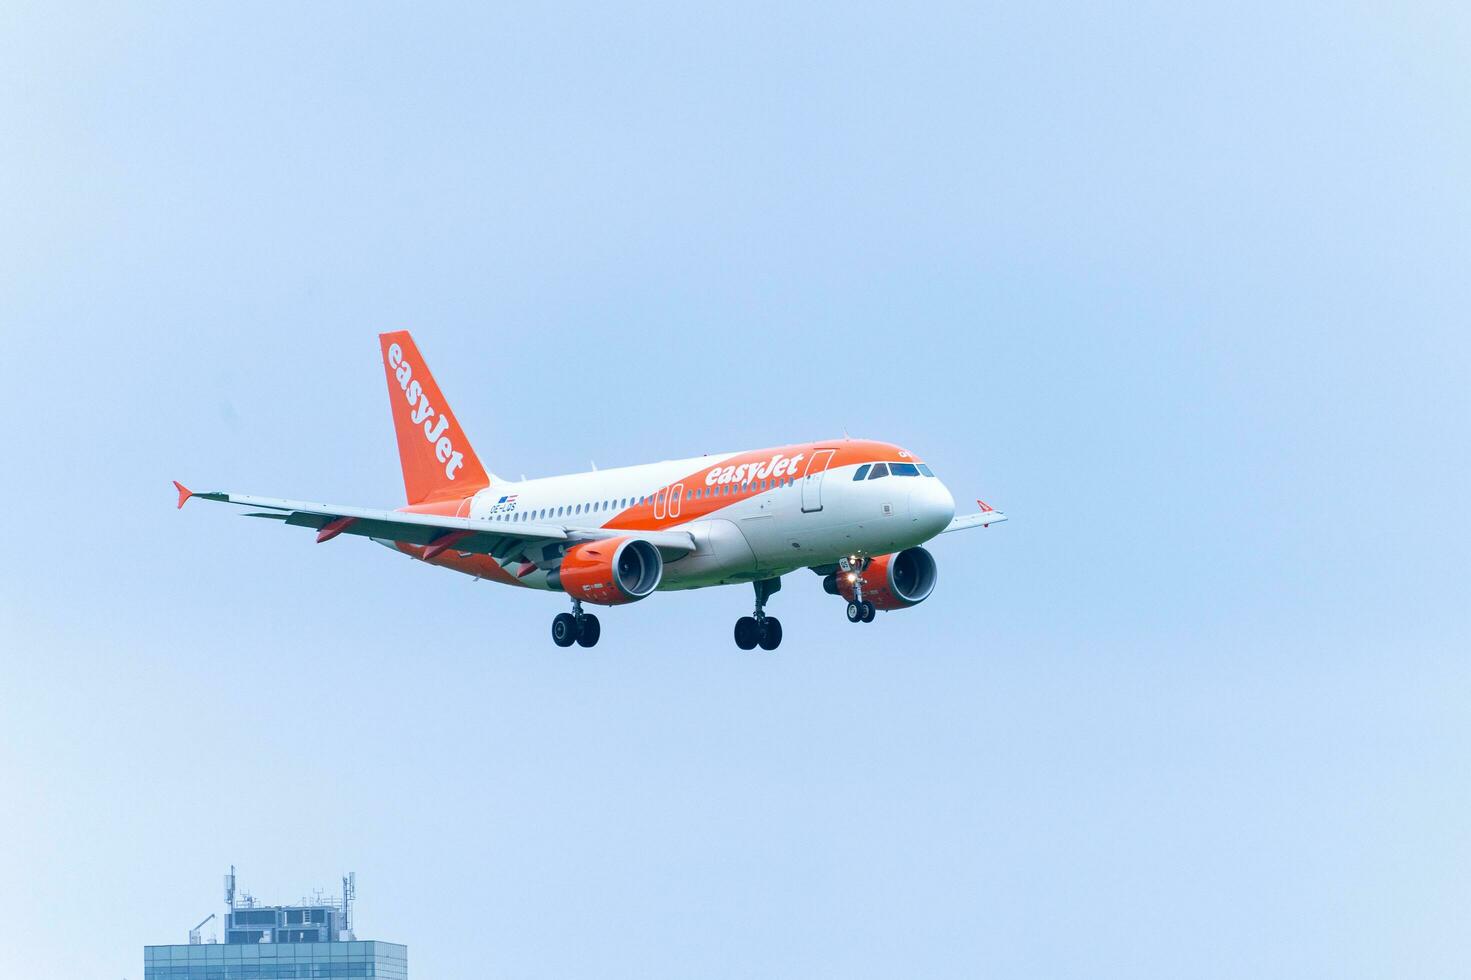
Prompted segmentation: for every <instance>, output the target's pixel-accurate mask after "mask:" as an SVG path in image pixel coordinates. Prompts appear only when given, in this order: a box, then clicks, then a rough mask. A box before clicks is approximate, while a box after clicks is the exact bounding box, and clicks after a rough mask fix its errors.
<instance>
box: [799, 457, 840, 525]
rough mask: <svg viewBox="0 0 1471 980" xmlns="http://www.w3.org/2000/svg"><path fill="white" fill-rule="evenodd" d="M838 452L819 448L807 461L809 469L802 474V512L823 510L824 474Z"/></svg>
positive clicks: (809, 512) (808, 512)
mask: <svg viewBox="0 0 1471 980" xmlns="http://www.w3.org/2000/svg"><path fill="white" fill-rule="evenodd" d="M836 452H837V450H836V449H819V450H817V451H816V452H814V453H813V454H812V458H811V459H809V460H808V461H807V469H806V471H805V472H803V474H802V513H804V514H811V513H813V512H815V511H819V510H822V475H823V474H824V473H826V472H827V467H828V464H829V463H831V462H832V461H833V454H834V453H836Z"/></svg>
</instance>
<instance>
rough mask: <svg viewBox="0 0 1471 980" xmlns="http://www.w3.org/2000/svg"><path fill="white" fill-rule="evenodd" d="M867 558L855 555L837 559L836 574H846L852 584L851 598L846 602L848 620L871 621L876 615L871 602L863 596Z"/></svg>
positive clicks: (853, 621) (854, 621)
mask: <svg viewBox="0 0 1471 980" xmlns="http://www.w3.org/2000/svg"><path fill="white" fill-rule="evenodd" d="M868 563H869V559H868V558H860V557H857V556H854V557H851V558H842V559H839V561H838V574H839V575H846V576H847V578H848V581H849V582H850V583H851V584H852V586H853V600H852V601H851V602H849V603H848V622H850V623H871V622H873V617H874V616H875V615H877V612H876V611H875V610H874V606H873V603H871V602H869V601H868V600H867V599H865V598H863V586H864V585H865V584H866V580H865V579H864V577H863V573H864V571H866V570H867V568H868Z"/></svg>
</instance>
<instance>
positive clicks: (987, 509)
mask: <svg viewBox="0 0 1471 980" xmlns="http://www.w3.org/2000/svg"><path fill="white" fill-rule="evenodd" d="M976 503H977V504H978V505H979V506H980V508H981V513H982V514H989V513H990V512H991V511H993V510H995V509H996V508H995V507H992V506H991V505H990V504H988V503H986V502H985V501H984V500H979V499H978V500H977V501H976Z"/></svg>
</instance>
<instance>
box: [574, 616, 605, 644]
mask: <svg viewBox="0 0 1471 980" xmlns="http://www.w3.org/2000/svg"><path fill="white" fill-rule="evenodd" d="M602 635H603V626H602V624H601V623H599V622H598V617H596V616H594V615H593V614H592V613H587V614H586V615H584V616H583V617H582V622H581V623H579V624H578V625H577V645H578V646H584V647H595V646H597V645H598V637H599V636H602Z"/></svg>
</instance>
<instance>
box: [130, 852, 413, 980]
mask: <svg viewBox="0 0 1471 980" xmlns="http://www.w3.org/2000/svg"><path fill="white" fill-rule="evenodd" d="M356 897H357V879H356V875H348V876H347V877H345V878H343V879H342V898H341V899H340V900H338V899H336V898H329V899H323V898H322V896H321V895H320V893H319V894H318V895H317V897H316V898H315V899H314V900H307V899H302V901H301V903H300V904H298V905H262V904H260V903H258V902H257V901H256V900H255V899H254V898H253V897H251V896H250V895H248V894H245V893H243V892H242V893H240V894H238V895H237V894H236V890H235V869H234V868H231V869H230V873H229V874H228V875H226V876H225V906H226V910H225V919H224V928H225V941H224V942H223V943H221V942H216V941H215V940H214V937H213V936H211V937H210V941H209V942H204V941H202V940H201V938H200V937H201V930H202V929H203V928H204V926H206V925H207V924H208V923H209V922H210V921H211V920H212V919H214V918H215V916H214V915H213V914H211V915H210V916H209V917H208V918H206V919H205V920H204V921H203V922H201V923H199V925H197V926H195V927H194V928H193V929H191V930H189V942H188V944H180V945H174V946H144V947H143V977H144V980H247V978H248V980H300V978H307V977H310V978H318V977H378V978H385V980H408V976H409V950H408V947H407V946H402V945H399V944H398V943H383V942H376V941H372V940H360V939H358V938H357V936H355V935H354V934H353V931H352V902H353V899H354V898H356Z"/></svg>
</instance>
